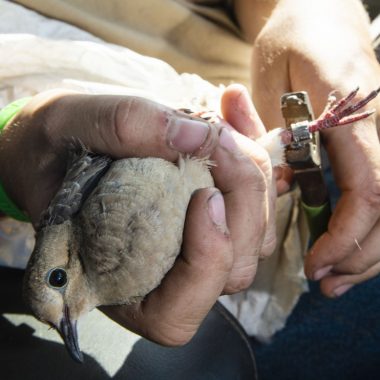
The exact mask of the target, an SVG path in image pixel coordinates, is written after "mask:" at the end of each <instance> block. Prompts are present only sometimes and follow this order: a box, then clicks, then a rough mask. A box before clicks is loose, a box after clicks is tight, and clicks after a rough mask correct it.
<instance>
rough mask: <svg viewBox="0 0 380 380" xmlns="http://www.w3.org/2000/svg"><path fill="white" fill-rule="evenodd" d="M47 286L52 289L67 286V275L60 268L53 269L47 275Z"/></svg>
mask: <svg viewBox="0 0 380 380" xmlns="http://www.w3.org/2000/svg"><path fill="white" fill-rule="evenodd" d="M47 280H48V284H49V285H50V286H52V287H54V288H63V287H64V286H65V285H66V284H67V274H66V271H65V270H64V269H62V268H55V269H52V270H51V271H50V273H49V274H48V279H47Z"/></svg>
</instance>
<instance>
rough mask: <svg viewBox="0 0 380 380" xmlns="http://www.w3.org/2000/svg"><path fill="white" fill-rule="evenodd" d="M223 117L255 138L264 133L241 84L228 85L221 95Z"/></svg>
mask: <svg viewBox="0 0 380 380" xmlns="http://www.w3.org/2000/svg"><path fill="white" fill-rule="evenodd" d="M221 103H222V104H221V108H222V114H223V117H224V118H225V119H226V120H227V121H228V122H229V123H230V124H231V125H232V126H233V127H234V128H235V129H236V130H237V131H238V132H240V133H241V134H243V135H245V136H248V137H250V138H252V139H256V138H258V137H260V136H262V135H263V134H265V133H266V130H265V127H264V124H263V122H262V121H261V119H260V117H259V115H258V113H257V111H256V108H255V106H254V105H253V103H252V100H251V98H250V95H249V93H248V91H247V89H246V88H245V87H244V86H243V85H241V84H232V85H230V86H228V87H227V88H226V89H225V90H224V93H223V95H222V99H221Z"/></svg>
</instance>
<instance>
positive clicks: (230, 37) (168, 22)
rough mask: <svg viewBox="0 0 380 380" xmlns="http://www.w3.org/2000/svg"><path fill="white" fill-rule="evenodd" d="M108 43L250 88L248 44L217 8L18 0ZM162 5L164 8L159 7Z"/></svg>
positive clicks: (125, 0)
mask: <svg viewBox="0 0 380 380" xmlns="http://www.w3.org/2000/svg"><path fill="white" fill-rule="evenodd" d="M16 2H17V3H20V4H23V5H25V6H27V7H29V8H31V9H33V10H36V11H38V12H40V13H42V14H44V15H47V16H49V17H53V18H56V19H59V20H62V21H66V22H68V23H70V24H72V25H76V26H78V27H80V28H82V29H84V30H86V31H88V32H90V33H92V34H94V35H96V36H98V37H100V38H102V39H104V40H106V41H108V42H112V43H115V44H118V45H122V46H126V47H128V48H130V49H132V50H134V51H136V52H138V53H140V54H144V55H149V56H153V57H156V58H159V59H162V60H164V61H166V62H168V63H169V64H170V65H171V66H173V67H174V68H175V69H176V70H177V71H178V72H179V73H183V72H190V73H197V74H199V75H200V76H202V77H203V78H204V79H207V80H209V81H210V82H212V83H214V84H217V85H218V84H220V83H223V84H229V83H231V82H239V83H243V84H245V85H246V86H247V87H248V88H249V61H250V54H251V47H250V45H248V44H247V43H246V42H244V41H243V40H242V39H241V38H240V36H239V31H238V28H237V27H236V26H235V24H234V22H233V21H232V20H231V19H230V18H229V17H228V15H227V12H226V11H224V10H223V9H222V8H220V7H217V6H215V4H214V5H211V6H209V7H207V6H204V5H201V4H194V3H192V2H190V1H185V0H177V1H174V0H143V1H136V0H110V1H105V0H49V1H46V0H17V1H16ZM163 9H165V12H163V11H162V10H163Z"/></svg>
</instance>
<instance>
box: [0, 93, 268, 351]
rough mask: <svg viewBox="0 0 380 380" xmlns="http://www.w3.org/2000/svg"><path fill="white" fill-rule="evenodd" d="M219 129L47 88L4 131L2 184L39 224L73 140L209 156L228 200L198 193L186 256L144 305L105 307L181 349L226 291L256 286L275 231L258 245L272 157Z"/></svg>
mask: <svg viewBox="0 0 380 380" xmlns="http://www.w3.org/2000/svg"><path fill="white" fill-rule="evenodd" d="M227 103H228V96H227ZM227 108H228V106H227ZM221 127H222V126H221V125H216V126H211V125H209V124H208V123H206V122H204V121H199V120H198V121H194V120H192V119H191V118H190V117H189V116H188V115H185V114H182V113H180V112H177V111H173V110H171V109H168V108H166V107H164V106H162V105H159V104H156V103H153V102H150V101H146V100H143V99H139V98H133V97H118V96H89V95H80V94H62V93H59V92H53V93H52V92H48V93H44V94H41V95H38V96H36V97H35V98H34V99H33V100H32V101H31V102H30V103H29V104H28V105H27V106H26V107H25V108H24V109H23V110H22V112H20V114H19V115H17V117H16V118H15V119H14V120H13V122H12V124H11V125H10V126H8V127H7V128H6V129H5V130H4V131H3V133H2V134H1V135H0V144H1V147H2V149H1V152H0V160H1V162H2V163H4V165H2V166H1V168H0V178H1V181H2V183H3V185H4V187H5V189H6V190H7V192H8V194H9V195H10V197H11V198H12V199H13V200H14V201H15V203H16V204H17V205H18V206H19V207H20V208H21V209H23V210H25V211H26V213H27V214H28V215H29V216H30V217H31V219H32V221H33V223H34V224H36V223H37V222H38V218H39V215H40V212H41V211H42V210H44V209H45V208H46V206H47V204H48V202H49V200H50V199H51V197H52V196H53V195H54V194H55V192H56V190H57V189H58V188H59V186H60V184H61V182H62V179H63V176H64V173H65V167H66V161H67V152H68V150H69V146H70V144H72V142H73V141H74V142H75V141H80V142H81V143H83V144H84V145H85V146H86V147H88V148H89V149H90V150H92V151H94V152H96V153H104V154H108V155H111V156H112V157H114V158H119V157H128V156H140V157H145V156H159V157H162V158H165V159H168V160H171V161H175V160H176V159H177V158H178V155H179V152H181V153H192V152H194V153H199V155H209V154H210V153H212V152H213V155H212V156H211V159H212V160H215V161H216V162H217V164H218V166H217V167H215V168H214V169H213V176H214V179H215V183H216V186H217V187H218V188H219V189H220V191H221V192H222V194H223V195H224V197H223V196H221V195H220V192H219V190H217V189H215V188H208V189H203V190H199V191H198V192H197V193H196V194H195V195H194V197H193V199H192V201H191V203H190V205H189V208H188V213H187V220H186V226H185V230H184V242H183V249H182V253H181V255H180V256H179V257H178V260H177V262H176V264H175V265H174V267H173V268H172V270H171V271H170V272H169V273H168V275H167V276H166V277H165V279H164V280H163V282H162V284H161V285H160V286H159V287H158V288H157V289H156V290H155V291H153V292H152V293H150V294H149V295H148V296H147V297H146V299H145V300H144V301H143V302H141V303H139V304H135V305H133V306H125V307H112V308H110V307H108V308H104V310H105V311H106V313H107V314H109V315H110V316H111V317H113V318H114V319H116V320H117V321H118V322H119V323H121V324H122V325H124V326H126V327H128V328H130V329H132V330H133V331H136V332H138V333H140V334H142V335H144V336H146V337H148V338H150V339H153V340H155V341H158V342H160V343H164V344H170V345H175V344H180V343H184V342H186V341H187V340H188V339H190V337H191V336H192V335H193V334H194V333H195V331H196V330H197V327H198V326H199V324H200V323H201V321H202V320H203V318H204V317H205V316H206V314H207V313H208V311H209V310H210V308H211V307H212V305H213V304H214V303H215V301H216V299H217V298H218V296H219V295H220V294H221V293H222V292H229V293H231V292H236V291H239V290H241V289H242V288H244V287H246V286H248V285H249V284H250V283H251V281H252V279H253V277H254V274H255V271H256V264H257V260H258V256H259V255H260V254H263V255H265V254H268V253H269V251H270V250H271V245H273V244H274V234H273V232H271V234H272V236H273V239H272V238H269V239H267V240H266V243H265V247H263V248H262V242H263V236H264V235H265V231H267V230H270V229H268V222H267V219H268V218H269V212H268V209H269V206H268V202H269V196H270V192H269V191H268V190H267V182H268V181H270V180H269V177H268V176H269V175H270V174H271V172H270V165H269V169H268V165H267V164H268V163H267V159H268V158H267V157H266V156H265V152H262V151H260V150H258V153H257V155H258V158H257V159H258V163H256V155H255V154H253V153H250V154H249V155H246V154H243V153H242V152H240V149H239V148H238V146H239V144H240V143H239V142H235V140H234V138H237V139H238V138H239V137H237V136H239V134H238V133H237V132H236V131H233V130H232V127H230V126H229V125H228V124H227V123H225V124H224V127H225V128H223V129H222V130H221ZM227 129H229V130H231V132H227ZM219 134H220V137H219ZM232 135H233V136H232ZM243 140H244V138H243ZM219 142H220V144H219ZM248 144H251V142H250V141H248ZM252 144H254V143H252ZM21 151H22V152H23V154H22V155H20V154H19V152H21ZM268 160H269V159H268ZM262 167H265V170H264V169H262ZM264 172H265V173H264ZM267 177H268V178H267ZM36 185H37V186H36ZM261 218H262V219H261ZM227 225H228V228H227ZM205 236H207V239H205ZM251 244H252V245H251ZM235 252H237V253H236V254H235ZM194 295H196V296H194Z"/></svg>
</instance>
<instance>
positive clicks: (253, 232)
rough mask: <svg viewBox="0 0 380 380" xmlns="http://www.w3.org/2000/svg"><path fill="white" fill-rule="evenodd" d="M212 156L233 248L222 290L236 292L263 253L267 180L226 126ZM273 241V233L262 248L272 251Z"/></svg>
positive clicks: (247, 282) (250, 276)
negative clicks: (231, 261)
mask: <svg viewBox="0 0 380 380" xmlns="http://www.w3.org/2000/svg"><path fill="white" fill-rule="evenodd" d="M235 133H236V134H237V132H236V131H235ZM247 140H248V141H249V142H250V143H251V144H255V143H254V142H253V141H251V140H249V139H247ZM211 159H212V160H214V161H215V162H216V166H215V167H213V168H212V174H213V177H214V180H215V184H216V186H217V187H218V188H219V189H220V190H221V191H222V193H223V195H224V199H225V202H226V210H227V224H228V226H229V229H230V233H231V238H232V242H233V248H234V263H233V267H232V270H231V274H230V276H229V280H228V283H227V284H226V288H225V289H224V291H225V293H236V292H238V291H240V290H242V289H245V288H247V287H248V286H249V285H250V284H251V283H252V281H253V279H254V276H255V274H256V269H257V263H258V259H259V256H260V253H263V254H265V252H263V251H262V250H263V240H264V236H265V230H266V227H267V224H268V208H269V195H268V188H267V181H266V178H265V174H264V173H263V171H262V170H261V168H260V166H259V165H258V164H257V163H256V161H255V159H254V157H252V155H247V154H243V153H242V152H241V150H240V146H239V145H238V144H237V143H236V142H235V140H234V138H233V137H232V133H231V132H230V131H229V130H228V129H227V128H223V129H222V132H221V135H220V146H219V147H218V148H217V149H216V150H215V153H214V154H213V155H212V156H211ZM275 240H276V237H275V235H274V236H273V237H272V241H271V242H270V243H268V245H267V246H266V247H265V249H267V250H272V249H273V248H274V247H273V245H275Z"/></svg>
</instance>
